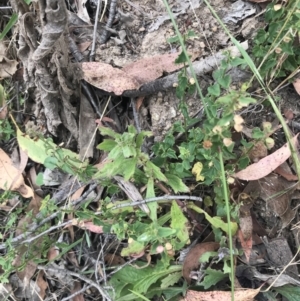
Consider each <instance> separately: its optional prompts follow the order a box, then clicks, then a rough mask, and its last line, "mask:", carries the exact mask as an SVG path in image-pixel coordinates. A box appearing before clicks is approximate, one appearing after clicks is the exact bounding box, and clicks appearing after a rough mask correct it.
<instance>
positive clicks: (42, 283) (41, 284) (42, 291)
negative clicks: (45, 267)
mask: <svg viewBox="0 0 300 301" xmlns="http://www.w3.org/2000/svg"><path fill="white" fill-rule="evenodd" d="M36 283H37V285H38V287H39V288H40V292H39V296H40V297H41V300H44V298H45V296H46V289H47V288H48V283H47V282H46V281H45V280H44V271H42V270H40V271H39V273H38V276H37V278H36Z"/></svg>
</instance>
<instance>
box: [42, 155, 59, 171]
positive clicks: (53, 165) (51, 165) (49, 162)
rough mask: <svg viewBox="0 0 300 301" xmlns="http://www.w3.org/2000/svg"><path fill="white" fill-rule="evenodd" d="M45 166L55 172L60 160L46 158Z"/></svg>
mask: <svg viewBox="0 0 300 301" xmlns="http://www.w3.org/2000/svg"><path fill="white" fill-rule="evenodd" d="M44 166H45V167H46V168H49V169H51V170H53V169H54V168H56V167H58V160H57V158H55V157H48V158H46V160H45V161H44Z"/></svg>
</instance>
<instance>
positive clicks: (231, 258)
mask: <svg viewBox="0 0 300 301" xmlns="http://www.w3.org/2000/svg"><path fill="white" fill-rule="evenodd" d="M219 160H220V165H221V180H222V186H223V193H224V199H225V204H226V214H227V224H228V239H229V249H230V272H231V300H232V301H234V265H233V242H232V232H231V218H230V207H229V195H228V187H227V181H226V174H225V169H224V160H223V154H222V150H221V149H220V148H219Z"/></svg>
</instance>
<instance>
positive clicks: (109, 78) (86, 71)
mask: <svg viewBox="0 0 300 301" xmlns="http://www.w3.org/2000/svg"><path fill="white" fill-rule="evenodd" d="M82 71H83V79H84V80H86V81H87V82H88V83H89V84H91V85H93V86H95V87H97V88H99V89H102V90H105V91H107V92H114V93H115V94H116V95H121V94H122V93H123V92H124V91H126V90H136V89H138V88H139V87H140V85H141V84H140V83H139V82H138V81H137V80H136V79H135V78H134V77H132V76H130V75H129V74H126V72H124V71H123V70H121V69H118V68H114V67H112V66H111V65H109V64H105V63H101V62H86V63H82Z"/></svg>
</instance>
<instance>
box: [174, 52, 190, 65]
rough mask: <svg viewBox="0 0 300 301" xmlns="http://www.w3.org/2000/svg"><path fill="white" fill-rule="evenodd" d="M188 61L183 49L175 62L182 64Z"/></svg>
mask: <svg viewBox="0 0 300 301" xmlns="http://www.w3.org/2000/svg"><path fill="white" fill-rule="evenodd" d="M186 62H187V58H186V56H185V54H184V52H183V51H182V52H180V54H179V55H178V57H177V58H176V60H175V64H181V63H186Z"/></svg>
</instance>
